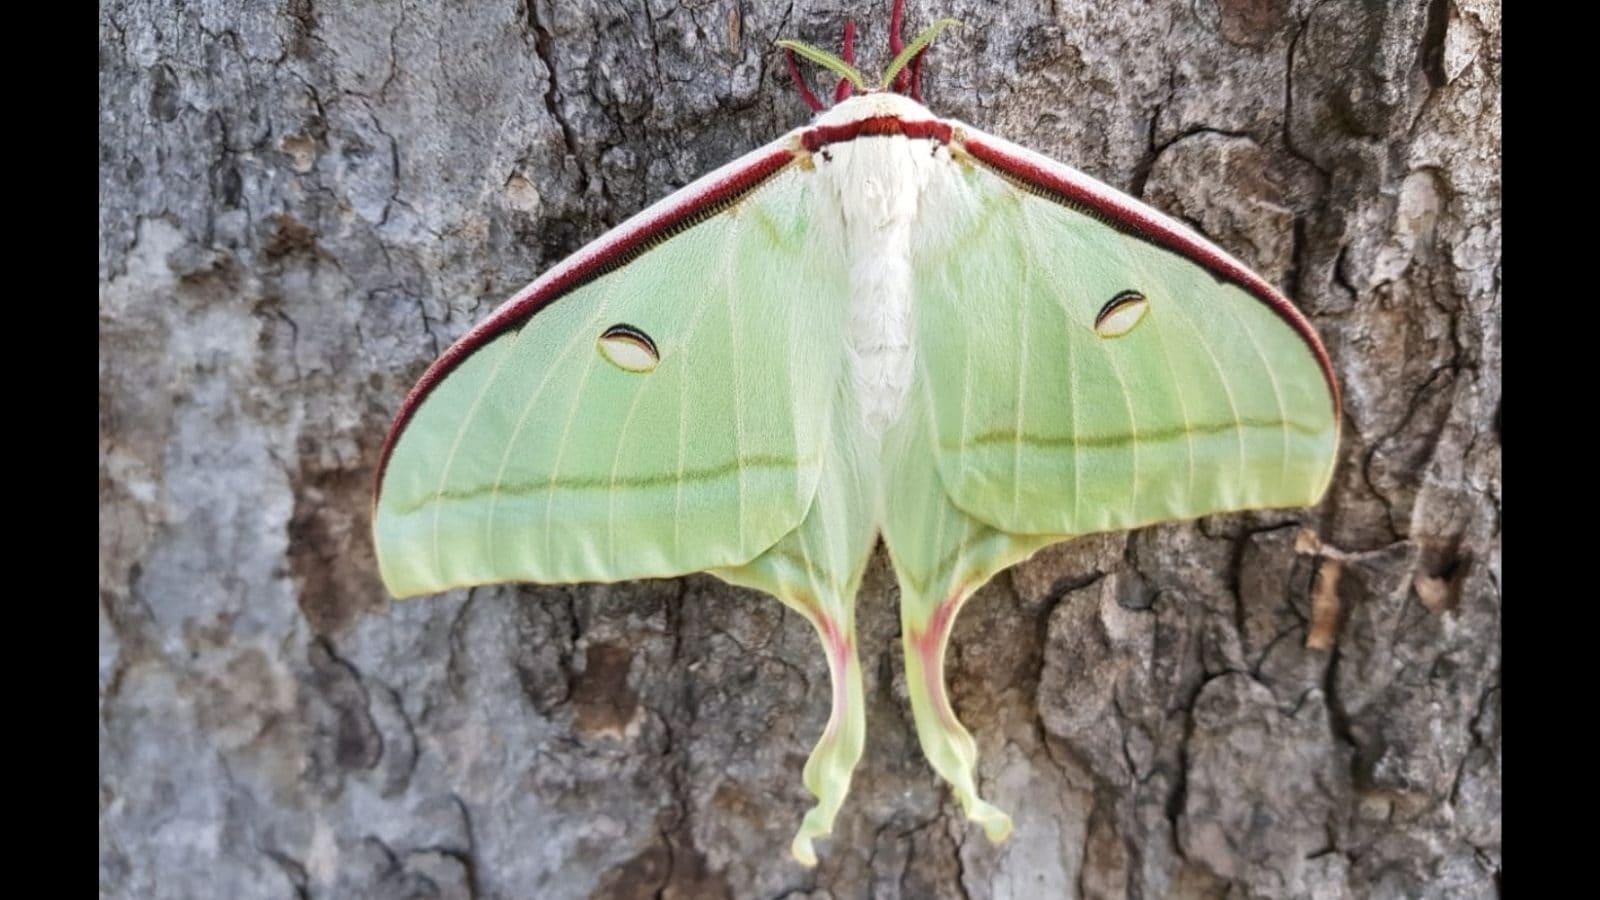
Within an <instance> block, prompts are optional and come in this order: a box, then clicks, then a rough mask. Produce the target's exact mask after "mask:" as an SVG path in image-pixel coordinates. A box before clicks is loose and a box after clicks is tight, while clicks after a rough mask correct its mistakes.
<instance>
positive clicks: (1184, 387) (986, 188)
mask: <svg viewBox="0 0 1600 900" xmlns="http://www.w3.org/2000/svg"><path fill="white" fill-rule="evenodd" d="M950 125H951V133H952V142H951V147H952V148H953V151H954V152H953V154H952V156H953V158H954V160H955V164H954V165H952V166H949V167H946V168H945V169H943V170H941V172H940V175H939V176H937V177H934V178H932V179H931V180H930V182H929V184H928V186H927V188H926V189H925V193H924V195H923V202H924V209H925V210H926V211H927V213H926V215H925V219H926V227H923V228H920V229H918V231H917V232H916V235H917V237H916V239H915V240H914V241H913V245H912V269H913V271H914V272H915V273H916V276H915V278H914V281H913V288H912V295H913V302H912V309H913V312H914V321H915V330H916V343H917V348H918V353H917V359H916V380H917V385H918V390H917V391H916V392H915V393H914V396H913V398H912V400H911V403H910V405H909V407H908V409H907V412H906V415H905V417H904V418H903V419H902V420H901V422H900V423H899V424H898V426H897V429H896V433H895V435H894V442H893V445H892V450H891V455H890V456H889V457H888V459H887V461H886V465H887V466H888V470H889V475H888V478H889V483H890V485H891V487H890V490H889V492H888V495H889V497H890V498H891V499H890V504H889V507H888V510H887V515H886V518H885V522H884V527H883V535H884V540H885V543H886V544H887V545H888V548H889V552H890V555H891V557H892V558H893V560H894V566H895V571H896V574H897V575H898V577H899V580H900V587H901V600H900V609H901V626H902V629H901V630H902V640H903V643H904V650H905V660H906V683H907V686H908V692H909V694H910V697H911V705H912V712H913V715H914V717H915V720H916V726H917V734H918V738H919V740H920V742H921V744H922V747H923V751H924V753H925V754H926V755H927V757H928V759H929V761H930V762H931V763H932V764H933V766H934V768H935V769H936V770H937V771H938V772H939V774H940V775H941V776H943V777H944V778H945V780H946V781H948V782H949V783H950V785H951V788H952V790H953V791H954V792H955V795H956V798H957V800H958V801H959V802H960V803H961V806H962V809H963V810H964V811H965V813H966V814H967V817H968V818H970V819H972V820H973V821H976V822H978V823H980V824H981V825H982V826H983V828H984V830H985V832H986V833H987V834H988V835H989V837H990V838H991V839H992V840H995V841H999V840H1003V839H1004V838H1005V836H1006V835H1007V834H1009V832H1010V830H1011V821H1010V819H1009V818H1008V817H1007V816H1006V815H1005V813H1003V812H1001V811H1000V810H998V809H996V808H995V807H994V806H992V805H990V804H989V803H987V802H985V801H984V800H982V799H981V798H980V797H979V796H978V790H977V783H976V760H977V748H976V744H975V743H974V741H973V739H972V737H971V735H969V734H968V733H967V731H966V729H965V728H963V727H962V725H961V723H960V721H959V720H957V718H956V716H955V713H954V711H953V709H952V708H951V706H950V703H949V700H948V697H947V695H946V691H945V686H944V675H943V667H944V653H945V648H946V645H947V644H948V641H949V636H950V631H951V628H952V626H953V624H954V621H955V617H956V615H957V614H958V613H959V612H960V609H961V607H962V605H963V604H964V603H965V602H966V600H967V599H968V598H969V597H970V596H971V595H972V594H973V592H975V591H976V590H977V589H978V588H979V587H981V586H982V585H983V584H984V583H985V582H987V581H988V580H989V579H990V578H991V577H993V576H994V575H995V574H996V573H998V572H999V571H1001V570H1002V569H1004V568H1006V567H1008V566H1010V565H1012V564H1014V563H1016V562H1018V561H1020V560H1022V559H1025V558H1027V557H1028V556H1029V555H1031V554H1033V553H1034V552H1036V551H1037V550H1039V549H1041V548H1043V547H1045V546H1048V545H1050V544H1054V543H1058V542H1060V541H1063V540H1067V539H1069V538H1071V537H1075V536H1079V535H1084V534H1090V533H1094V532H1100V531H1110V530H1120V529H1126V528H1133V527H1137V526H1141V525H1148V524H1152V523H1156V522H1163V521H1171V520H1175V519H1191V518H1195V517H1198V516H1203V515H1208V514H1212V513H1220V512H1228V511H1233V510H1242V509H1251V508H1264V507H1291V506H1305V505H1309V504H1312V503H1315V502H1316V501H1317V500H1318V499H1319V498H1320V497H1321V496H1322V494H1323V492H1324V491H1325V490H1326V488H1327V485H1328V481H1329V478H1330V477H1331V474H1332V470H1333V464H1334V460H1335V452H1336V449H1337V445H1338V434H1339V418H1340V412H1339V396H1338V391H1337V387H1336V382H1335V381H1334V379H1333V377H1332V373H1331V366H1330V364H1329V361H1328V358H1327V355H1326V352H1325V351H1324V350H1323V348H1322V345H1321V343H1320V342H1319V341H1318V340H1317V338H1316V335H1315V333H1314V332H1313V331H1312V330H1311V328H1310V326H1309V324H1307V323H1306V322H1305V320H1304V318H1302V317H1301V316H1300V314H1299V313H1298V312H1297V311H1295V309H1294V308H1293V307H1292V306H1290V305H1289V304H1288V302H1287V301H1286V300H1284V299H1283V298H1282V297H1281V296H1280V295H1279V294H1278V293H1277V292H1276V291H1274V290H1273V289H1272V288H1271V287H1270V286H1268V285H1266V284H1265V283H1264V282H1263V281H1262V280H1261V279H1260V278H1259V277H1257V276H1255V275H1254V274H1252V273H1250V272H1249V271H1248V270H1246V269H1245V268H1244V267H1243V266H1242V265H1241V264H1239V263H1238V262H1236V261H1234V260H1233V259H1232V258H1231V257H1228V256H1227V255H1226V254H1224V253H1223V252H1222V251H1220V250H1218V249H1217V248H1215V247H1214V246H1212V245H1211V244H1210V243H1208V242H1206V241H1205V240H1204V239H1202V238H1200V237H1199V236H1197V235H1195V234H1194V233H1193V232H1191V231H1190V230H1189V229H1187V228H1184V227H1183V226H1181V225H1179V224H1177V223H1176V222H1174V221H1172V220H1171V219H1169V218H1167V217H1166V216H1163V215H1162V214H1160V213H1158V212H1156V211H1155V210H1152V209H1150V208H1149V207H1146V206H1144V205H1143V204H1140V203H1137V202H1136V201H1133V200H1132V199H1130V198H1128V197H1126V196H1124V195H1122V194H1120V193H1117V192H1115V191H1112V190H1111V189H1110V188H1107V187H1105V186H1104V185H1101V184H1099V183H1098V182H1095V181H1093V180H1092V179H1089V178H1088V177H1087V176H1084V175H1082V174H1081V173H1078V172H1075V171H1073V170H1071V169H1069V168H1067V167H1066V166H1062V165H1060V164H1059V163H1055V162H1052V161H1050V160H1048V159H1046V158H1045V157H1042V156H1039V155H1038V154H1035V153H1032V152H1030V151H1027V150H1025V149H1023V148H1020V147H1017V146H1016V145H1014V144H1009V143H1007V142H1005V141H1002V140H1000V139H998V138H993V137H990V136H988V135H983V134H982V133H981V132H977V131H976V130H975V129H971V128H970V127H968V126H965V125H961V124H960V123H950Z"/></svg>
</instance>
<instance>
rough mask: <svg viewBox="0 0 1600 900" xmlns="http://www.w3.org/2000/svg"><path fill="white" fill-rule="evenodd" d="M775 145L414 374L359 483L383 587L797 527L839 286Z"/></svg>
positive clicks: (650, 558) (599, 569) (758, 543)
mask: <svg viewBox="0 0 1600 900" xmlns="http://www.w3.org/2000/svg"><path fill="white" fill-rule="evenodd" d="M784 153H785V151H783V150H782V148H781V146H777V145H775V147H773V148H767V149H766V150H763V151H757V152H756V153H754V154H751V155H750V156H749V157H746V158H745V159H744V160H741V161H739V162H736V163H734V164H731V165H730V166H728V167H726V168H724V169H723V170H720V171H719V172H717V173H713V174H712V175H710V176H707V177H706V178H705V179H702V180H701V181H700V182H697V183H696V184H694V185H691V186H689V187H688V188H685V189H684V190H683V191H682V192H680V194H678V195H674V196H673V197H669V198H668V199H666V200H664V201H662V202H661V203H660V204H657V205H656V206H655V207H652V208H651V209H650V210H646V211H645V212H644V213H641V214H640V215H639V216H638V217H636V219H635V220H632V221H630V222H629V223H627V224H624V225H623V226H621V227H620V228H619V229H617V231H616V232H614V233H613V234H611V235H608V236H607V237H605V238H602V239H601V240H600V241H598V242H597V245H595V246H592V247H591V248H586V249H585V250H584V251H581V252H580V254H579V256H578V257H577V258H576V259H575V260H574V261H569V262H568V263H565V264H563V266H562V267H558V269H557V270H554V271H553V272H552V273H550V274H549V275H547V276H545V277H544V278H541V279H540V281H538V282H535V283H534V284H533V285H531V286H530V288H529V289H528V290H527V291H525V292H524V293H523V295H522V296H521V297H520V298H519V299H516V300H513V301H512V302H510V303H508V304H507V306H506V307H502V310H501V311H500V312H499V313H497V314H496V317H495V319H494V320H492V321H491V322H490V323H486V326H489V327H486V328H480V329H478V330H475V331H474V332H473V333H472V334H469V335H468V337H467V338H464V339H463V343H464V344H469V345H470V346H469V347H467V350H468V351H470V352H464V353H463V352H461V350H460V349H459V348H455V349H453V350H452V351H451V353H448V354H446V357H445V358H444V359H442V360H441V362H440V363H436V364H435V369H434V370H430V373H429V375H428V376H425V378H424V385H425V386H426V387H427V389H426V390H425V391H424V394H425V395H424V396H422V397H421V398H420V401H419V402H414V403H413V404H410V405H408V410H407V413H408V414H406V415H403V416H402V421H401V422H399V423H397V425H396V428H397V434H396V435H394V436H392V438H391V448H390V452H389V454H388V455H387V457H386V460H385V464H384V466H383V467H382V474H381V476H380V483H379V494H378V500H377V503H376V509H375V520H374V531H375V535H376V542H377V548H378V558H379V562H380V568H381V570H382V573H383V577H384V581H385V583H386V584H387V585H388V586H389V588H390V590H391V591H392V592H393V593H394V594H395V595H397V596H409V595H415V594H422V593H429V592H434V591H440V590H444V589H447V588H451V587H458V586H465V585H473V584H483V583H492V582H504V581H532V582H574V581H615V580H624V579H631V578H641V577H658V576H660V577H664V576H671V575H678V574H683V573H688V572H694V571H699V570H702V569H707V568H715V567H728V566H737V565H740V564H743V563H746V562H748V561H750V560H751V559H753V558H754V557H756V556H757V555H759V554H760V553H761V552H762V551H763V550H765V549H766V548H768V547H770V546H772V545H773V544H774V543H776V542H777V541H778V540H779V539H780V538H782V537H783V536H784V535H785V534H786V533H788V532H789V531H791V530H793V529H794V528H795V527H796V526H798V525H799V524H800V522H801V520H802V519H803V518H804V517H805V514H806V511H807V509H808V508H809V507H810V505H811V499H812V496H813V494H814V493H815V491H816V486H817V479H818V473H819V471H820V466H821V461H822V457H823V449H824V441H825V440H826V427H825V426H826V425H827V423H828V421H829V407H830V402H831V396H832V391H833V389H834V387H835V385H836V384H837V381H838V377H839V371H840V369H839V366H840V365H841V364H842V362H843V355H842V354H843V337H842V336H843V328H844V325H843V322H844V316H845V312H846V308H845V302H846V285H845V274H844V272H843V270H842V267H841V266H837V265H833V266H830V265H828V264H827V263H828V262H829V261H837V260H839V259H841V258H842V257H841V253H840V248H839V247H836V246H830V245H829V244H828V241H829V240H830V238H829V237H828V234H829V233H830V232H828V230H827V229H818V228H813V227H812V224H813V218H814V211H813V209H812V207H811V204H812V203H813V202H815V200H814V198H813V197H812V196H811V194H812V192H811V191H810V190H809V181H810V180H809V179H808V177H807V174H806V173H804V172H802V171H800V169H799V167H798V166H796V165H793V164H790V162H789V160H788V159H787V158H786V157H785V156H784V155H783V154H784ZM835 240H836V239H835ZM630 242H631V243H630ZM619 248H620V249H619ZM585 266H588V267H589V268H588V269H587V270H585V269H584V267H585ZM574 272H576V273H577V274H576V275H574V274H573V273H574ZM563 279H566V283H571V284H572V285H573V286H571V287H570V288H566V287H565V285H564V283H563ZM552 286H554V287H552ZM541 290H542V291H544V292H545V294H546V295H547V296H544V297H541V296H540V291H541ZM519 303H521V304H522V307H523V308H527V309H531V310H532V311H531V312H526V313H525V314H524V312H523V310H522V309H519V308H518V304H519ZM496 323H498V325H497V326H496ZM496 328H497V329H498V330H496ZM452 355H453V356H452ZM652 357H654V358H652ZM441 367H444V368H445V371H444V372H438V371H437V370H439V369H440V368H441ZM419 390H423V388H422V387H419ZM412 407H414V408H412Z"/></svg>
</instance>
